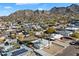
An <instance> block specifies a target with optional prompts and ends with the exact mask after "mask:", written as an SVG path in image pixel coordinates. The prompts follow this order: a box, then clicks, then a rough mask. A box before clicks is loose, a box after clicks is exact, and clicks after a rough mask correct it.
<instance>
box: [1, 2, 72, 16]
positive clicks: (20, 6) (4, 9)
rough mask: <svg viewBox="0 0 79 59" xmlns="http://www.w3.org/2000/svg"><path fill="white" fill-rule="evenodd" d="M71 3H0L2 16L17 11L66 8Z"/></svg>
mask: <svg viewBox="0 0 79 59" xmlns="http://www.w3.org/2000/svg"><path fill="white" fill-rule="evenodd" d="M69 5H71V4H70V3H30V4H28V3H0V16H6V15H9V14H11V13H13V12H15V11H16V10H26V9H30V10H36V9H39V10H49V9H51V8H52V7H66V6H69Z"/></svg>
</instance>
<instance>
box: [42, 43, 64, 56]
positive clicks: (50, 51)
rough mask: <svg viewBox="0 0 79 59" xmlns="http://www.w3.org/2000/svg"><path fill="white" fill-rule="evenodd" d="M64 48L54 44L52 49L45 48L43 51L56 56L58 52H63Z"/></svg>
mask: <svg viewBox="0 0 79 59" xmlns="http://www.w3.org/2000/svg"><path fill="white" fill-rule="evenodd" d="M63 48H64V47H62V46H59V45H57V44H52V45H51V46H50V47H49V46H48V47H45V48H44V49H43V51H45V52H47V53H49V54H52V55H54V54H56V53H57V52H59V51H60V50H62V49H63Z"/></svg>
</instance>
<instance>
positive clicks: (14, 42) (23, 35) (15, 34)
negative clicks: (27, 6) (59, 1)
mask: <svg viewBox="0 0 79 59" xmlns="http://www.w3.org/2000/svg"><path fill="white" fill-rule="evenodd" d="M72 6H73V7H75V6H76V5H75V4H72V5H71V6H69V7H67V8H71V7H72ZM75 8H76V7H75ZM78 8H79V5H78ZM62 9H66V7H58V8H57V7H56V8H54V9H53V10H52V9H51V12H52V14H51V13H50V14H51V15H50V14H49V12H48V11H40V10H36V11H31V10H23V11H17V12H15V13H13V14H11V15H9V16H6V17H4V16H3V17H0V18H1V19H2V20H0V56H79V18H78V17H77V16H78V15H77V16H75V15H74V12H73V13H72V12H71V13H72V15H74V16H72V17H73V18H74V17H75V18H74V19H73V18H71V17H69V16H71V13H69V12H70V11H71V10H69V9H66V11H67V10H69V11H67V12H68V13H67V14H66V13H65V14H66V15H64V13H63V14H62V13H61V11H58V12H55V11H56V10H62ZM66 11H64V12H66ZM24 12H25V13H24ZM54 13H55V14H54ZM60 13H61V14H60ZM76 13H77V12H76ZM16 14H17V15H16ZM22 14H24V15H22ZM53 14H54V15H53ZM25 15H26V16H25ZM30 15H31V16H30ZM31 17H32V18H31ZM49 19H50V20H49Z"/></svg>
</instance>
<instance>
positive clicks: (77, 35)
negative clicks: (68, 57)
mask: <svg viewBox="0 0 79 59" xmlns="http://www.w3.org/2000/svg"><path fill="white" fill-rule="evenodd" d="M71 36H72V37H74V38H77V39H79V33H78V32H75V33H73V34H72V35H71Z"/></svg>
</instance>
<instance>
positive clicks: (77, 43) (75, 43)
mask: <svg viewBox="0 0 79 59" xmlns="http://www.w3.org/2000/svg"><path fill="white" fill-rule="evenodd" d="M70 45H79V41H73V42H70Z"/></svg>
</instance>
